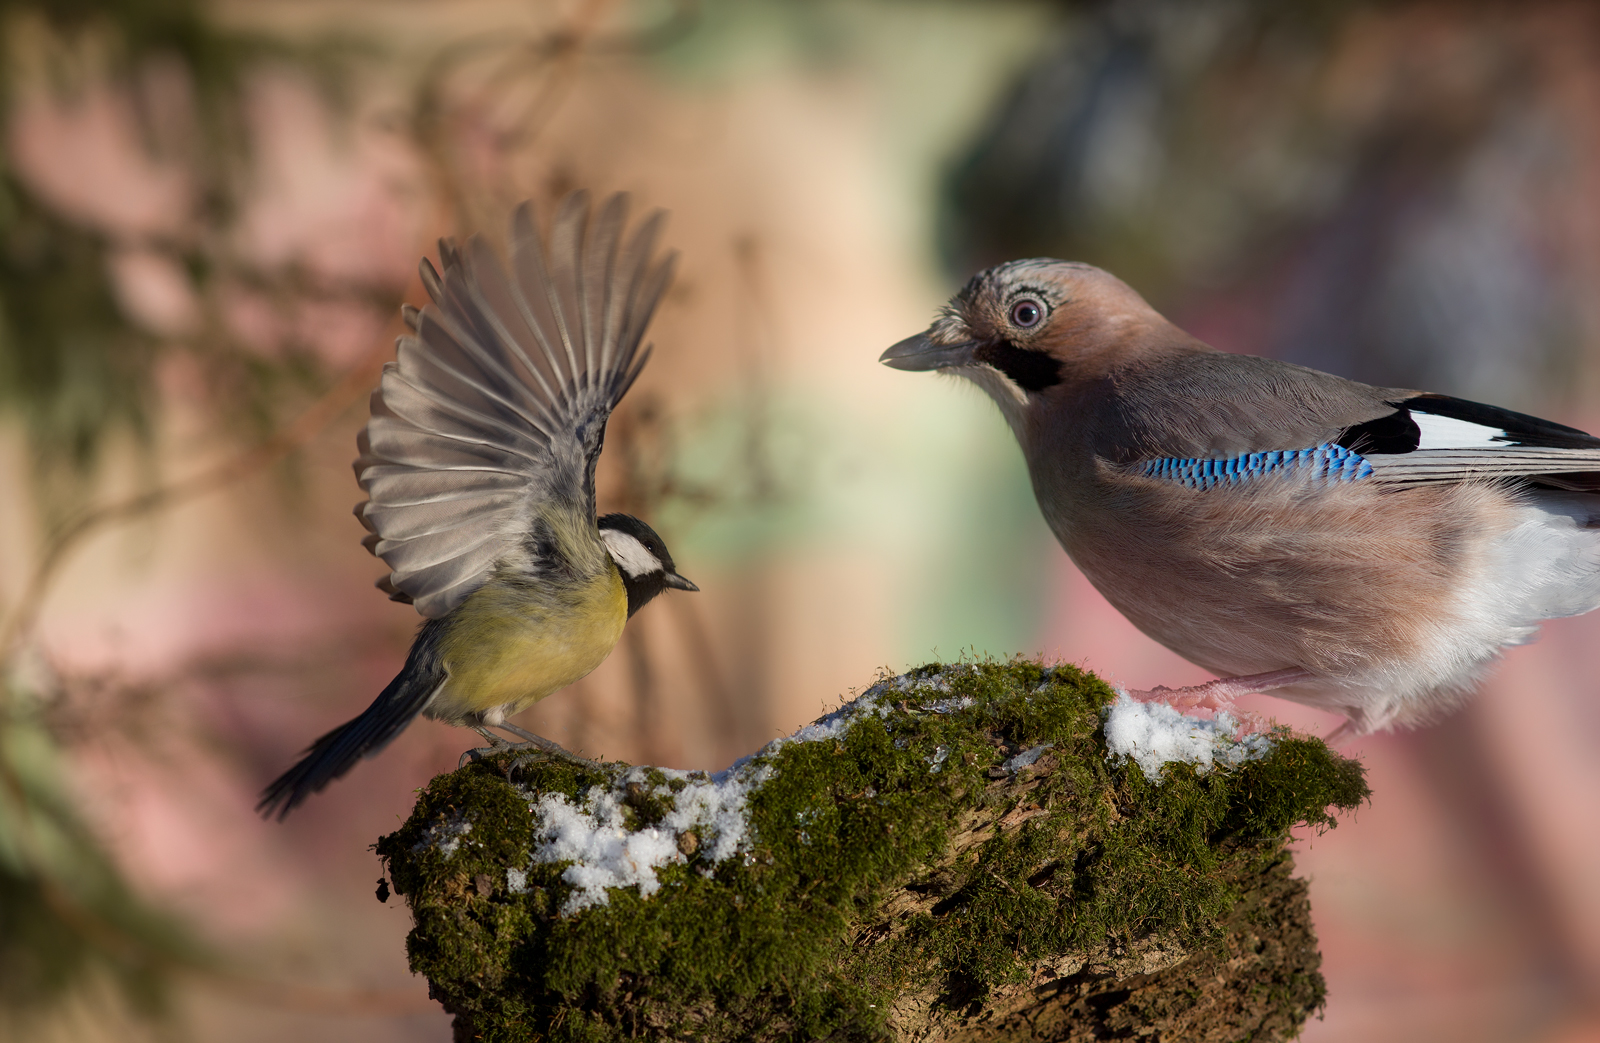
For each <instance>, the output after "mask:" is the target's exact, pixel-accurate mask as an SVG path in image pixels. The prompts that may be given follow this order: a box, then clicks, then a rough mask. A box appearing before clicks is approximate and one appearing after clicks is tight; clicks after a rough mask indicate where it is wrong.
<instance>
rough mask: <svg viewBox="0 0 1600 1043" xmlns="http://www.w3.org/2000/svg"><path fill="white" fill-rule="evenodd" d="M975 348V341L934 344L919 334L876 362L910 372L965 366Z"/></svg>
mask: <svg viewBox="0 0 1600 1043" xmlns="http://www.w3.org/2000/svg"><path fill="white" fill-rule="evenodd" d="M977 346H978V345H977V342H976V341H970V340H964V341H961V342H960V343H958V344H935V343H934V342H933V341H931V340H929V339H928V335H927V334H926V333H919V334H917V335H916V336H915V337H907V338H906V339H905V340H903V341H901V342H900V343H898V344H896V345H895V346H894V347H892V348H890V349H889V350H888V351H886V352H884V353H883V354H882V355H879V356H878V361H879V362H881V363H883V364H884V365H885V366H892V367H894V368H895V369H905V370H912V371H920V370H927V369H944V368H946V367H947V366H966V365H970V364H971V363H972V349H973V348H975V347H977Z"/></svg>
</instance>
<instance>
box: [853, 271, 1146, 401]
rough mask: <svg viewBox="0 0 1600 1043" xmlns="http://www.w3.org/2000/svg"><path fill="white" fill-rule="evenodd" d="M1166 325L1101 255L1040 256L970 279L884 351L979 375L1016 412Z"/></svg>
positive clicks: (890, 359) (890, 361) (904, 360)
mask: <svg viewBox="0 0 1600 1043" xmlns="http://www.w3.org/2000/svg"><path fill="white" fill-rule="evenodd" d="M1153 325H1160V326H1163V327H1164V326H1166V320H1165V319H1163V318H1161V316H1160V315H1159V314H1157V313H1156V311H1155V310H1154V309H1152V308H1151V307H1150V306H1149V305H1148V304H1146V303H1145V301H1144V298H1142V297H1140V296H1139V295H1138V294H1137V293H1136V292H1134V290H1133V289H1132V288H1130V287H1129V286H1128V285H1127V284H1126V283H1124V282H1123V281H1122V280H1120V279H1118V278H1116V277H1115V276H1113V275H1111V274H1109V273H1107V272H1103V271H1101V270H1100V269H1099V268H1096V267H1094V266H1093V265H1087V264H1078V263H1075V262H1071V261H1057V260H1054V259H1051V258H1044V257H1036V258H1031V259H1029V260H1023V261H1008V262H1006V263H1005V264H1001V265H996V266H995V267H993V268H988V269H985V270H984V271H981V272H979V273H978V274H977V275H974V276H973V277H972V278H971V279H970V280H968V282H967V284H966V286H964V287H962V288H961V291H960V292H959V293H957V294H956V295H955V296H954V297H952V298H951V299H950V303H948V304H946V305H945V306H944V307H943V308H942V309H941V310H940V313H939V317H938V318H937V319H935V320H934V323H933V325H931V326H929V327H928V329H927V330H926V331H925V332H923V333H919V334H917V335H916V336H914V337H907V338H906V339H905V340H903V341H901V342H900V343H898V344H896V345H894V346H893V347H892V348H890V349H889V350H888V351H885V352H884V353H883V355H882V356H880V358H879V361H880V362H883V363H884V364H885V365H888V366H892V367H894V368H895V369H907V370H929V369H935V370H940V371H941V372H951V373H956V374H959V375H960V376H963V377H966V378H968V379H969V380H971V381H973V382H974V383H976V384H978V385H979V386H980V387H982V388H983V389H984V390H985V391H988V392H989V394H990V395H991V396H992V397H994V398H995V400H996V401H998V402H999V403H1000V405H1001V408H1002V409H1005V410H1006V411H1007V414H1008V416H1010V415H1011V413H1012V412H1013V411H1015V410H1021V409H1026V408H1027V405H1028V403H1029V401H1030V399H1031V397H1032V396H1037V395H1040V394H1043V393H1046V392H1048V391H1049V389H1050V388H1053V387H1055V386H1057V385H1059V384H1061V383H1063V382H1066V381H1069V380H1071V379H1072V378H1073V375H1074V374H1076V373H1081V372H1083V371H1084V370H1085V369H1086V368H1091V369H1092V368H1093V366H1094V363H1095V361H1096V359H1097V358H1098V357H1101V356H1105V355H1108V354H1110V353H1113V352H1115V351H1116V350H1117V348H1118V345H1119V344H1121V343H1122V342H1124V341H1125V340H1126V339H1127V334H1128V333H1130V332H1131V331H1132V330H1134V328H1136V327H1138V328H1143V329H1148V328H1150V327H1151V326H1153Z"/></svg>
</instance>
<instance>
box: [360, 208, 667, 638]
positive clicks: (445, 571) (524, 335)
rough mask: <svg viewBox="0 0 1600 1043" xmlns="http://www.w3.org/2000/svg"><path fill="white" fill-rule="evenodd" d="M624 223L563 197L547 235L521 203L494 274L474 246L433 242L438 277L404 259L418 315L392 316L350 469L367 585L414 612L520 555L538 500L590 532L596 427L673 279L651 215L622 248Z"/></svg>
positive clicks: (638, 362)
mask: <svg viewBox="0 0 1600 1043" xmlns="http://www.w3.org/2000/svg"><path fill="white" fill-rule="evenodd" d="M627 214H628V210H627V200H626V197H623V196H620V195H619V196H613V197H612V198H611V199H609V200H607V201H606V203H605V204H604V205H603V206H602V207H601V208H600V212H599V214H598V216H596V217H594V218H593V219H592V220H591V218H590V207H589V199H588V196H587V195H586V194H585V193H582V192H575V193H573V194H572V195H570V196H568V197H567V198H566V199H565V200H563V201H562V203H561V204H560V206H559V207H558V208H557V212H556V215H555V217H554V219H553V220H552V221H551V223H550V231H549V236H548V239H547V240H546V239H542V238H541V236H540V232H539V227H538V223H537V222H536V221H535V220H534V218H533V215H532V212H531V208H530V207H529V206H528V204H526V203H524V204H523V205H522V206H520V207H518V208H517V209H516V211H515V212H514V213H513V215H512V220H511V249H510V274H509V276H508V274H507V269H506V268H505V267H504V266H503V265H502V264H501V262H500V260H499V259H498V258H497V256H496V255H495V253H494V251H493V250H491V249H490V248H489V247H488V245H487V244H485V243H484V242H483V241H481V240H480V239H478V238H476V237H474V238H472V239H470V240H468V241H467V243H466V244H465V245H464V246H463V247H460V248H457V246H456V245H455V244H454V243H452V242H449V241H442V242H441V243H440V246H439V261H440V266H441V267H442V269H443V270H442V271H441V270H440V268H435V267H434V265H433V264H432V263H430V262H428V261H427V260H424V261H423V262H422V264H421V265H420V268H419V271H420V272H421V276H422V283H423V286H424V288H425V289H426V290H427V291H428V296H429V297H430V298H431V300H432V302H433V303H432V304H430V305H428V306H427V307H424V308H422V309H420V310H418V309H415V308H411V307H409V306H408V307H407V308H406V309H404V310H403V313H402V318H403V319H404V320H405V322H406V325H407V326H408V327H410V329H411V330H412V333H411V334H410V335H408V336H404V337H401V338H400V340H399V342H398V348H397V352H396V360H395V361H394V362H392V363H390V364H388V365H387V366H385V367H384V373H383V377H382V378H381V380H380V382H379V385H378V388H377V390H375V391H374V392H373V395H372V418H371V420H369V421H368V423H367V426H366V427H365V428H364V429H363V430H362V432H361V434H360V436H359V437H358V438H357V449H358V451H359V453H360V456H359V457H358V458H357V460H356V461H355V469H356V476H357V479H358V481H360V483H361V486H362V488H363V489H364V490H366V493H367V497H368V499H367V501H366V502H365V503H363V504H361V505H359V506H358V507H357V509H356V514H357V517H359V518H360V520H361V523H362V524H363V525H364V526H365V527H366V528H367V529H368V530H369V532H368V536H367V537H366V538H365V539H364V540H363V541H362V542H363V545H364V546H366V547H367V549H368V550H370V551H372V552H373V553H374V554H376V555H377V556H378V557H380V558H382V559H383V561H384V563H385V564H386V565H388V566H389V569H390V574H389V575H388V576H386V577H385V578H384V580H382V581H380V584H379V585H380V586H381V587H382V588H383V589H384V590H385V591H386V592H389V593H390V594H391V595H392V596H394V597H396V598H397V599H398V600H410V601H411V602H412V603H413V604H414V605H415V606H416V608H417V611H419V612H421V613H422V614H423V615H424V616H428V617H429V618H438V617H440V616H443V615H445V614H447V613H448V612H450V611H451V610H452V609H454V608H455V607H456V606H457V605H459V604H460V603H461V602H462V601H463V600H464V599H465V598H466V597H467V596H468V595H469V594H471V593H472V591H474V590H476V589H477V588H478V587H479V586H481V585H482V583H483V582H484V581H485V580H486V579H487V578H488V576H489V575H490V574H491V573H492V572H493V570H494V569H495V568H496V567H497V565H499V564H501V563H503V562H505V561H507V560H508V559H510V558H511V557H512V556H514V555H525V554H526V553H528V552H529V547H530V546H531V545H530V544H528V542H527V541H525V540H524V536H525V535H526V532H527V530H528V528H529V525H530V521H531V519H532V517H533V516H534V515H535V514H536V513H537V510H538V508H539V506H540V505H541V504H543V503H546V502H560V503H564V504H568V505H574V506H578V507H581V508H584V509H586V510H587V512H588V516H589V518H590V520H591V521H592V520H593V518H594V465H595V461H596V459H597V457H598V455H599V452H600V447H601V444H602V443H603V441H604V434H605V424H606V421H607V419H608V418H609V417H610V415H611V411H612V410H613V409H614V408H615V407H616V404H617V402H618V401H619V400H620V399H621V398H622V396H623V395H624V394H625V393H626V392H627V390H628V388H630V387H631V386H632V385H633V382H634V381H635V380H636V379H637V378H638V376H639V372H640V370H641V369H642V368H643V366H644V363H645V360H646V359H648V358H649V350H648V348H646V349H645V350H642V351H641V350H640V341H641V340H642V339H643V336H644V331H645V327H646V326H647V325H648V323H649V321H650V317H651V314H652V312H653V311H654V309H655V307H656V304H657V303H658V302H659V301H660V299H661V295H662V293H663V292H664V291H665V289H666V286H667V283H668V281H669V280H670V279H671V275H672V267H673V257H672V255H670V254H669V255H667V256H666V257H664V258H661V259H657V258H656V256H655V252H656V242H657V240H658V238H659V235H660V229H661V224H662V220H663V217H664V215H662V214H660V213H656V214H653V215H651V216H650V217H648V218H646V220H645V221H643V222H642V223H641V225H640V226H639V227H638V228H637V229H636V230H635V231H634V232H633V234H632V235H631V236H630V237H628V238H627V239H626V240H625V239H624V235H623V233H624V231H625V228H626V224H627ZM541 564H542V563H540V562H537V561H536V562H533V563H532V566H531V567H532V568H535V569H537V568H538V567H540V565H541Z"/></svg>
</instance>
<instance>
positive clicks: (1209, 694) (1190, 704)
mask: <svg viewBox="0 0 1600 1043" xmlns="http://www.w3.org/2000/svg"><path fill="white" fill-rule="evenodd" d="M1312 676H1313V675H1312V674H1311V673H1309V672H1307V671H1305V670H1301V669H1299V668H1298V667H1296V668H1293V669H1290V670H1269V671H1268V672H1267V673H1264V674H1247V675H1245V676H1244V677H1223V678H1219V679H1217V680H1215V681H1207V682H1206V683H1205V684H1197V685H1191V686H1189V687H1188V688H1168V687H1167V686H1166V685H1157V686H1156V687H1154V688H1152V689H1150V690H1149V691H1132V690H1129V691H1128V692H1127V694H1128V697H1129V698H1130V699H1133V700H1135V701H1137V702H1141V703H1166V704H1167V705H1169V706H1172V707H1175V708H1176V709H1179V710H1211V711H1213V712H1214V713H1222V712H1228V713H1234V714H1235V715H1237V713H1238V711H1236V710H1234V708H1233V701H1234V700H1235V699H1237V698H1239V696H1241V695H1249V694H1250V693H1252V692H1270V691H1272V690H1273V689H1274V688H1286V687H1288V686H1289V685H1292V684H1299V683H1300V682H1301V681H1309V680H1311V678H1312Z"/></svg>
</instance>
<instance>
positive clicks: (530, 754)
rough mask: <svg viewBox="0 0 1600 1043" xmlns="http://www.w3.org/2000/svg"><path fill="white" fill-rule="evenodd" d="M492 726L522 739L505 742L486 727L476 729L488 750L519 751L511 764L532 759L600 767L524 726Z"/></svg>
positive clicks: (503, 724) (522, 762) (527, 762)
mask: <svg viewBox="0 0 1600 1043" xmlns="http://www.w3.org/2000/svg"><path fill="white" fill-rule="evenodd" d="M494 727H496V728H501V729H503V730H505V731H508V732H510V733H511V734H512V735H515V736H517V737H518V738H520V739H521V740H522V741H521V742H506V741H505V740H504V739H502V738H500V736H498V735H495V734H494V733H493V732H491V731H488V730H487V729H484V728H479V729H478V733H479V734H480V735H483V736H485V737H487V738H488V739H489V741H490V744H491V747H490V750H489V751H488V752H493V753H501V752H503V751H506V750H518V751H520V755H519V756H518V757H517V759H516V760H514V761H512V764H513V765H518V766H520V765H522V764H529V763H532V762H534V761H541V760H563V761H568V762H570V763H572V764H577V765H580V766H582V767H585V768H599V767H600V765H599V764H598V763H597V762H595V761H592V760H589V759H588V758H587V757H580V756H578V755H577V754H576V753H573V752H572V751H571V750H569V749H567V748H566V747H564V746H562V745H561V744H560V743H557V742H552V741H550V740H549V739H546V738H545V737H544V736H542V735H535V734H534V733H533V732H530V731H528V730H527V729H526V728H519V727H517V726H516V725H514V724H506V723H505V722H501V723H500V724H496V725H494ZM468 752H472V751H468Z"/></svg>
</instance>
